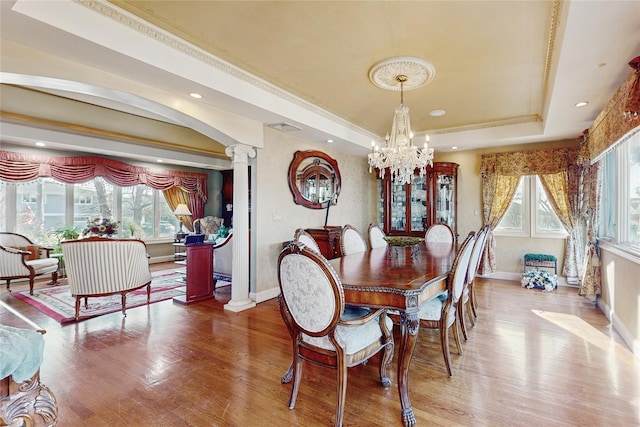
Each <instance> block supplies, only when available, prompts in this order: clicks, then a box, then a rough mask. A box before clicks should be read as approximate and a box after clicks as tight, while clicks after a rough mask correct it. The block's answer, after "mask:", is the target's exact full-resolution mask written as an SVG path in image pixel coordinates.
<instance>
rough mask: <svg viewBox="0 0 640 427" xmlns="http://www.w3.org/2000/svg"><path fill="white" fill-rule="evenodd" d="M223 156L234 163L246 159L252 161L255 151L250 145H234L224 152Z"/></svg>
mask: <svg viewBox="0 0 640 427" xmlns="http://www.w3.org/2000/svg"><path fill="white" fill-rule="evenodd" d="M224 152H225V154H226V155H227V156H229V157H231V159H232V160H233V161H234V162H236V161H246V160H247V157H251V158H252V159H253V158H254V157H255V156H256V150H255V149H254V148H253V147H251V146H250V145H245V144H235V145H230V146H228V147H227V148H226V149H225V150H224Z"/></svg>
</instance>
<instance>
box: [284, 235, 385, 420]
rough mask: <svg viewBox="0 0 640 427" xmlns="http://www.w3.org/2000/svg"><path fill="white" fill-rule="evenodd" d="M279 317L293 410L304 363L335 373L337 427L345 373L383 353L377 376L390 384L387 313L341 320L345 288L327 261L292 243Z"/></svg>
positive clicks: (287, 253)
mask: <svg viewBox="0 0 640 427" xmlns="http://www.w3.org/2000/svg"><path fill="white" fill-rule="evenodd" d="M278 282H279V284H280V291H281V300H280V312H281V313H282V314H283V320H284V321H285V323H286V324H287V327H288V328H290V332H291V337H292V341H293V342H292V349H293V357H294V362H295V363H294V365H293V366H294V367H293V381H292V386H291V397H290V399H289V408H290V409H293V408H294V407H295V404H296V398H297V396H298V390H299V388H300V380H301V378H302V365H303V362H304V361H308V362H312V363H315V364H317V365H320V366H325V367H328V368H333V369H336V371H337V393H336V415H335V425H336V426H342V420H343V416H344V405H345V398H346V391H347V369H348V368H350V367H352V366H356V365H359V364H362V363H364V362H366V361H367V360H369V359H370V358H371V357H372V356H374V355H375V354H377V353H378V352H380V351H383V354H382V355H381V357H380V366H379V375H380V382H381V383H382V385H383V386H384V387H388V386H389V385H390V383H391V381H390V379H389V377H388V375H387V370H388V368H389V365H390V362H391V358H392V357H393V345H394V344H393V334H392V333H391V329H392V327H393V324H392V323H391V320H390V319H389V318H388V317H387V315H386V311H385V310H384V309H377V310H371V311H369V312H367V314H366V315H365V316H364V317H358V318H352V319H349V320H345V319H342V318H341V316H342V314H343V310H344V294H343V290H342V283H341V282H340V278H339V277H338V275H337V274H336V272H335V271H334V270H333V268H331V266H330V265H329V263H328V262H327V260H326V259H325V258H324V257H323V256H322V255H320V254H318V253H316V252H314V251H313V250H311V249H309V248H308V247H306V246H303V245H298V244H296V243H291V244H290V245H289V246H287V248H285V249H283V250H282V252H281V253H280V256H279V257H278Z"/></svg>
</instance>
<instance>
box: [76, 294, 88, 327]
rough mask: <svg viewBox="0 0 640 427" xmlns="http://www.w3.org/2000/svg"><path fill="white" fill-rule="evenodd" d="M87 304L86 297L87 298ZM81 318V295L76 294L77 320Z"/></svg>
mask: <svg viewBox="0 0 640 427" xmlns="http://www.w3.org/2000/svg"><path fill="white" fill-rule="evenodd" d="M85 306H86V298H85ZM79 319H80V297H79V296H76V322H77V321H78V320H79Z"/></svg>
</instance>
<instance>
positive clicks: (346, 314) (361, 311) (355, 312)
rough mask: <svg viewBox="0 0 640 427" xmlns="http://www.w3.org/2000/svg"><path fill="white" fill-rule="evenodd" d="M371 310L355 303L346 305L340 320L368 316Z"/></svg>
mask: <svg viewBox="0 0 640 427" xmlns="http://www.w3.org/2000/svg"><path fill="white" fill-rule="evenodd" d="M370 311H371V310H370V309H368V308H364V307H356V306H353V305H345V306H344V311H343V312H342V316H340V320H353V319H357V318H359V317H363V316H366V315H367V314H368V313H369V312H370Z"/></svg>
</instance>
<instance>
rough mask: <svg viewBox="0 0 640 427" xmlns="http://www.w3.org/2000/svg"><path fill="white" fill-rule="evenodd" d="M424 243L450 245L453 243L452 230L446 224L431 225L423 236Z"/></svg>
mask: <svg viewBox="0 0 640 427" xmlns="http://www.w3.org/2000/svg"><path fill="white" fill-rule="evenodd" d="M424 240H425V241H426V242H437V243H451V244H453V242H455V236H454V235H453V230H452V229H451V227H449V226H448V225H447V224H444V223H438V224H431V225H430V226H429V228H428V229H427V232H426V233H425V234H424Z"/></svg>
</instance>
